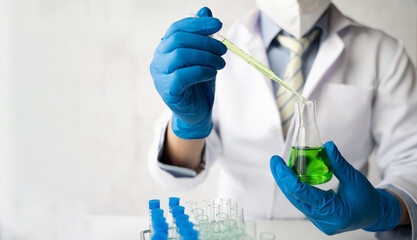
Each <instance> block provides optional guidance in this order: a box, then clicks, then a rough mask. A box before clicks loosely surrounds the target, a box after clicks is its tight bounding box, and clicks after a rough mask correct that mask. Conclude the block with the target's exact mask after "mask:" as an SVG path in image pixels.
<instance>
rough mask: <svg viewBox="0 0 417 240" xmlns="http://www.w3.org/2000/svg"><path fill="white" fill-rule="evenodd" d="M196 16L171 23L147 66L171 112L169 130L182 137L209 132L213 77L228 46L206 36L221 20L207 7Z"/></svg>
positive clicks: (221, 64) (202, 136) (198, 136)
mask: <svg viewBox="0 0 417 240" xmlns="http://www.w3.org/2000/svg"><path fill="white" fill-rule="evenodd" d="M197 15H198V16H199V18H192V17H190V18H184V19H182V20H179V21H177V22H175V23H173V24H172V25H171V27H170V28H169V29H168V30H167V32H166V33H165V35H164V37H163V38H162V40H161V43H160V44H159V46H158V47H157V49H156V50H155V54H154V58H153V61H152V63H151V66H150V70H151V74H152V77H153V79H154V83H155V87H156V89H157V91H158V93H159V95H161V97H162V99H163V100H164V102H165V103H166V104H167V105H168V107H169V108H170V109H171V110H172V112H173V114H172V130H173V131H174V133H175V134H176V135H177V136H178V137H180V138H184V139H197V138H205V137H207V136H208V135H209V134H210V132H211V129H212V127H213V122H212V118H211V111H212V107H213V101H214V89H215V78H216V74H217V70H220V69H222V68H223V67H224V66H225V64H226V63H225V61H224V60H223V58H222V57H221V56H222V55H223V54H225V53H226V51H227V48H226V47H225V46H224V44H223V43H221V42H219V41H217V40H215V39H212V38H210V37H208V36H207V35H210V34H213V33H216V32H218V31H219V30H220V29H221V28H222V23H221V22H220V21H219V20H218V19H217V18H213V17H211V16H212V14H211V11H210V9H208V8H202V9H200V10H199V11H198V12H197Z"/></svg>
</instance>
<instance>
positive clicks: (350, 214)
mask: <svg viewBox="0 0 417 240" xmlns="http://www.w3.org/2000/svg"><path fill="white" fill-rule="evenodd" d="M324 146H325V148H326V151H327V154H328V156H329V160H330V164H331V166H332V168H333V173H334V174H335V175H336V177H337V178H338V179H339V181H340V183H339V188H338V191H337V193H335V192H334V191H333V190H328V191H324V190H321V189H318V188H316V187H313V186H310V185H308V184H306V183H303V182H301V181H299V179H298V178H297V176H296V175H295V174H294V173H293V171H292V170H291V169H290V168H289V167H288V166H286V165H285V162H284V161H283V160H282V158H280V157H278V156H273V157H272V158H271V162H270V164H271V171H272V174H273V175H274V178H275V181H276V182H277V184H278V186H279V188H280V189H281V191H282V192H283V193H284V194H285V196H286V197H287V198H288V200H290V202H291V203H292V204H293V205H294V206H295V207H296V208H298V210H300V211H301V212H303V213H304V215H305V216H306V217H307V218H308V219H309V220H310V221H311V222H312V223H313V224H314V225H315V226H316V227H317V228H319V229H320V230H321V231H322V232H324V233H326V234H328V235H332V234H336V233H341V232H345V231H351V230H355V229H360V228H363V229H364V230H366V231H372V232H380V231H388V230H391V229H393V228H394V227H396V226H397V225H398V223H399V222H400V219H401V205H400V202H399V200H398V199H397V198H396V197H395V196H394V195H392V194H391V193H389V192H387V191H385V190H382V189H375V188H374V187H373V186H372V184H371V183H370V182H369V181H368V179H366V177H365V176H364V175H363V174H362V173H360V172H359V171H357V170H356V169H355V168H354V167H352V165H350V164H349V163H348V162H347V161H346V160H345V159H344V158H343V156H342V155H341V154H340V152H339V150H337V147H336V146H335V145H334V143H333V142H327V143H326V144H325V145H324Z"/></svg>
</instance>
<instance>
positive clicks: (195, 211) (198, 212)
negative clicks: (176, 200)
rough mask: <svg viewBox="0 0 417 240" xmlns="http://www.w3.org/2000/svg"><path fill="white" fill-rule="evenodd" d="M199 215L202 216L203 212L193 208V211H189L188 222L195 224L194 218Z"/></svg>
mask: <svg viewBox="0 0 417 240" xmlns="http://www.w3.org/2000/svg"><path fill="white" fill-rule="evenodd" d="M200 215H204V210H203V209H201V208H194V209H193V210H191V214H190V221H191V222H196V217H197V216H200Z"/></svg>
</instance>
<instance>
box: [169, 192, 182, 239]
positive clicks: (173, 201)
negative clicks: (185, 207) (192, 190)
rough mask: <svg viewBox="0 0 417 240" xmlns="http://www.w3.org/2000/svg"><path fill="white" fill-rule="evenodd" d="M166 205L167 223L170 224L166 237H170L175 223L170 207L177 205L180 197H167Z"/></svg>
mask: <svg viewBox="0 0 417 240" xmlns="http://www.w3.org/2000/svg"><path fill="white" fill-rule="evenodd" d="M168 205H169V213H170V214H168V223H169V225H170V230H169V232H168V237H169V238H171V237H172V236H173V235H174V234H175V233H174V232H175V231H176V229H175V225H174V218H173V216H172V208H173V207H175V206H179V205H180V198H178V197H170V198H169V199H168Z"/></svg>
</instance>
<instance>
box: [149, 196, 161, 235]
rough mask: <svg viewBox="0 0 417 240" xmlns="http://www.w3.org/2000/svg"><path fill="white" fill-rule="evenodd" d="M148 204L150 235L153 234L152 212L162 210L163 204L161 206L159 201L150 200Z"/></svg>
mask: <svg viewBox="0 0 417 240" xmlns="http://www.w3.org/2000/svg"><path fill="white" fill-rule="evenodd" d="M148 204H149V215H148V216H149V231H150V234H152V232H153V231H152V210H154V209H158V208H160V207H161V206H160V205H161V204H160V201H159V199H152V200H149V202H148Z"/></svg>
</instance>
